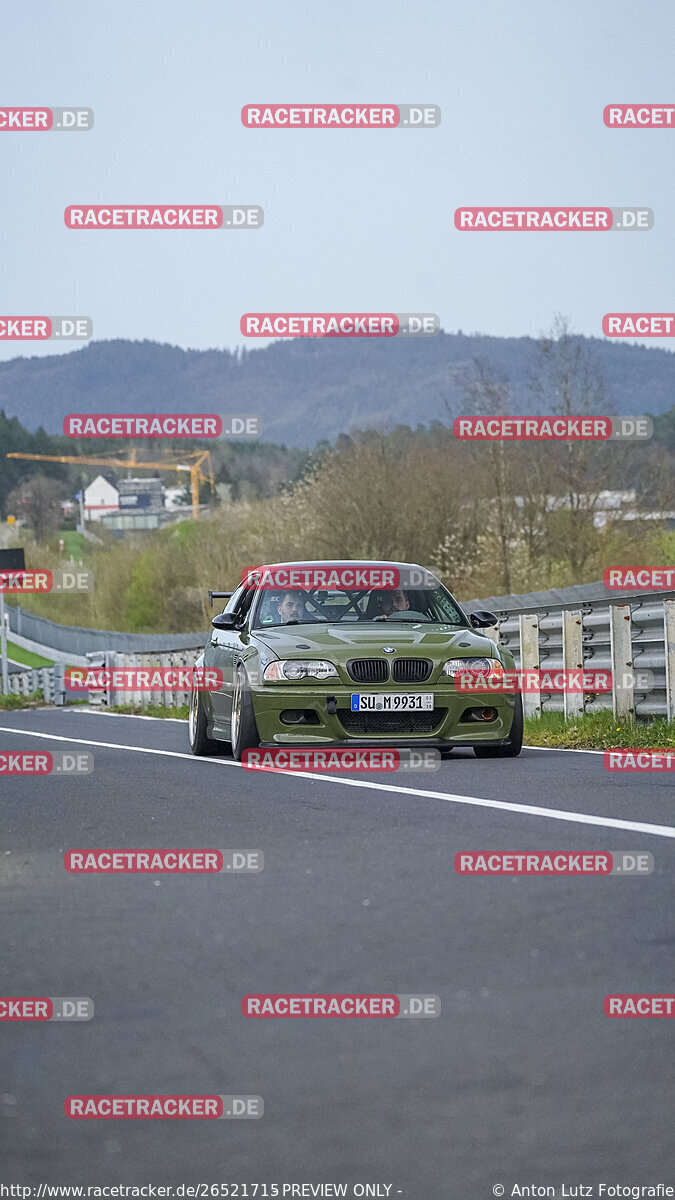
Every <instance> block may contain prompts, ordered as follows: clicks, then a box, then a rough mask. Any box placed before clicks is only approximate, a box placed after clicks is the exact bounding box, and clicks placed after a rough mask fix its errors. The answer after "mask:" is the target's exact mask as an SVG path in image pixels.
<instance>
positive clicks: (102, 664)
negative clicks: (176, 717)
mask: <svg viewBox="0 0 675 1200" xmlns="http://www.w3.org/2000/svg"><path fill="white" fill-rule="evenodd" d="M199 654H201V650H195V649H194V648H192V647H190V648H188V649H180V650H172V651H167V652H165V653H161V654H122V653H121V652H120V651H118V650H108V651H105V652H104V653H101V652H100V651H92V652H91V653H89V654H88V655H87V659H88V660H89V665H90V667H91V668H92V669H93V670H102V671H104V672H105V677H106V678H109V679H110V680H111V681H112V682H113V683H114V672H116V671H130V670H133V671H147V672H149V673H150V672H152V671H155V670H157V669H158V668H159V669H161V670H164V669H166V670H170V669H171V668H176V669H180V668H192V667H194V664H195V661H196V659H197V657H198V655H199ZM80 694H87V695H88V697H89V703H90V704H91V705H93V706H94V707H97V708H109V707H111V706H112V705H118V704H129V705H133V706H134V707H135V708H147V707H148V705H149V704H162V705H165V706H166V707H167V708H178V707H180V706H181V705H182V704H189V702H190V692H189V691H186V690H184V689H178V688H177V689H174V688H171V687H168V686H164V687H163V688H161V689H156V690H152V691H150V690H146V689H143V688H137V689H135V690H133V691H122V690H120V689H116V688H115V687H113V686H110V687H105V688H102V689H96V690H95V691H90V692H88V693H80ZM69 695H71V696H76V695H77V693H76V692H70V693H69Z"/></svg>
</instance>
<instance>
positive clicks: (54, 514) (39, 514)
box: [7, 475, 66, 542]
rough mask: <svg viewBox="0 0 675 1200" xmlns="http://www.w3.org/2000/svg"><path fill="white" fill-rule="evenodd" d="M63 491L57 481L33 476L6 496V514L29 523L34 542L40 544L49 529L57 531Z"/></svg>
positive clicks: (42, 476) (63, 488) (62, 486)
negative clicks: (11, 514)
mask: <svg viewBox="0 0 675 1200" xmlns="http://www.w3.org/2000/svg"><path fill="white" fill-rule="evenodd" d="M65 491H66V489H65V487H64V485H63V484H62V483H59V482H58V481H57V480H56V479H49V478H48V477H47V476H46V475H32V476H31V478H30V479H25V480H24V481H23V483H20V484H19V485H18V487H15V488H14V490H13V491H12V492H10V493H9V496H8V497H7V509H8V512H11V513H13V514H14V515H15V516H16V517H22V518H23V519H24V520H26V521H27V522H28V524H29V525H30V527H31V529H32V530H33V533H34V534H35V540H36V542H41V541H42V540H43V538H44V535H45V534H46V533H47V532H48V531H49V530H50V529H56V528H57V527H58V526H59V525H60V524H61V521H62V519H63V511H62V509H61V500H62V499H64V498H65V495H64V493H65Z"/></svg>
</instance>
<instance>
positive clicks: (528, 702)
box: [518, 613, 541, 717]
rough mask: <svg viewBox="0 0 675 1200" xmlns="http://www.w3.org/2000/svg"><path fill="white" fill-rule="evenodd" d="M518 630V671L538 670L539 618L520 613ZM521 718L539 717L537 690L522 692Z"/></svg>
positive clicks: (539, 700)
mask: <svg viewBox="0 0 675 1200" xmlns="http://www.w3.org/2000/svg"><path fill="white" fill-rule="evenodd" d="M518 624H519V628H520V669H521V672H523V673H524V672H525V671H538V670H539V617H538V616H537V614H536V613H521V614H520V617H519V619H518ZM523 716H525V717H540V716H541V692H540V690H539V688H537V690H536V691H531V690H530V689H529V688H528V689H527V690H526V691H524V692H523Z"/></svg>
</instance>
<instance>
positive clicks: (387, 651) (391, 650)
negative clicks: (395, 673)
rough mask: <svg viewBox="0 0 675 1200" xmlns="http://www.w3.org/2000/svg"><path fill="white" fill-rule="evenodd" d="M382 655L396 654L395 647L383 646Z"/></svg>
mask: <svg viewBox="0 0 675 1200" xmlns="http://www.w3.org/2000/svg"><path fill="white" fill-rule="evenodd" d="M382 653H383V654H395V653H396V647H395V646H383V647H382Z"/></svg>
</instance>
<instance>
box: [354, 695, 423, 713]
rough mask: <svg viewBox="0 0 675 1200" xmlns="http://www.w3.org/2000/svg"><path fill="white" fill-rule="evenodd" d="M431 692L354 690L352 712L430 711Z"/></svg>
mask: <svg viewBox="0 0 675 1200" xmlns="http://www.w3.org/2000/svg"><path fill="white" fill-rule="evenodd" d="M433 707H434V694H433V692H400V693H389V692H356V693H353V694H352V712H431V711H432V709H433Z"/></svg>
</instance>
